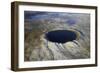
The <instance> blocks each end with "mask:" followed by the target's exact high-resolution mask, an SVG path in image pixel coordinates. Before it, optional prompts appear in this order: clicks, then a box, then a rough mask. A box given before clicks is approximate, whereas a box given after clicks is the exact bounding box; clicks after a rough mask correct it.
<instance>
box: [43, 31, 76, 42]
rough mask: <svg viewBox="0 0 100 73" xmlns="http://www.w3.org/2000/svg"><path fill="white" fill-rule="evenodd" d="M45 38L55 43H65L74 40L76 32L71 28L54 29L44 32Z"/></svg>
mask: <svg viewBox="0 0 100 73" xmlns="http://www.w3.org/2000/svg"><path fill="white" fill-rule="evenodd" d="M45 36H46V39H47V40H49V41H51V42H55V43H66V42H69V41H73V40H76V38H77V34H76V32H75V31H71V30H55V31H50V32H47V33H46V34H45Z"/></svg>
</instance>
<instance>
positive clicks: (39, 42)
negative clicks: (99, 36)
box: [24, 12, 90, 61]
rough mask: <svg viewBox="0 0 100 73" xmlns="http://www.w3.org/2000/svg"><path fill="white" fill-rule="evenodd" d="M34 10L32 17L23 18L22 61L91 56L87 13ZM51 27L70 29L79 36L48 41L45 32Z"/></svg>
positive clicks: (53, 28) (52, 28)
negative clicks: (64, 40)
mask: <svg viewBox="0 0 100 73" xmlns="http://www.w3.org/2000/svg"><path fill="white" fill-rule="evenodd" d="M27 13H28V12H27ZM30 13H32V12H30ZM33 14H35V16H34V15H33V18H31V19H30V18H26V19H25V45H24V46H25V53H24V54H25V55H24V59H25V61H45V60H67V59H86V58H90V15H89V14H81V13H80V14H78V13H52V12H51V13H44V14H43V13H39V14H37V15H36V13H33ZM54 15H55V16H54ZM31 16H32V15H31ZM38 17H39V18H38ZM53 30H73V31H75V32H78V33H79V35H78V39H76V40H73V41H70V42H66V43H64V44H59V43H54V42H51V41H48V40H47V39H46V38H45V33H47V32H49V31H53Z"/></svg>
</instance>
